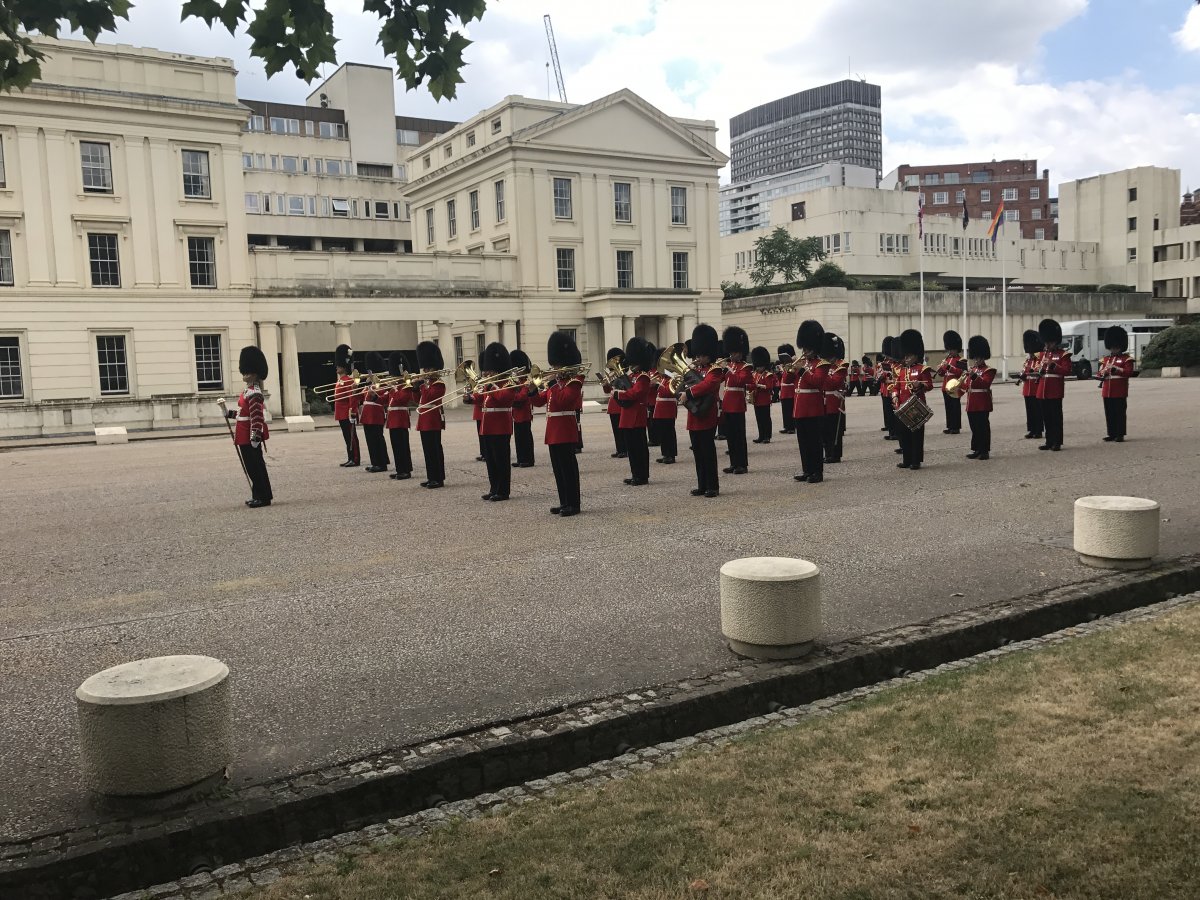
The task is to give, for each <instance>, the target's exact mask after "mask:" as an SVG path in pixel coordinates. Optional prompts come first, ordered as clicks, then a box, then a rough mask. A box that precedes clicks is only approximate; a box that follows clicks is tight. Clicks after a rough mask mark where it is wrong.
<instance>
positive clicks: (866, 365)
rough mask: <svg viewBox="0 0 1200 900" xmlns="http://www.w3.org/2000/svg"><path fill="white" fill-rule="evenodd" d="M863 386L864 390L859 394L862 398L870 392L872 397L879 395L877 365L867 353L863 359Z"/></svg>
mask: <svg viewBox="0 0 1200 900" xmlns="http://www.w3.org/2000/svg"><path fill="white" fill-rule="evenodd" d="M862 384H863V390H860V391H859V392H858V394H859V396H860V397H861V396H862V395H863V394H864V393H866V392H868V391H869V392H870V394H871V396H872V397H874V396H875V395H876V394H878V393H879V382H877V381H876V380H875V363H873V362H872V361H871V357H870V356H869V355H868V354H866V353H864V354H863V358H862Z"/></svg>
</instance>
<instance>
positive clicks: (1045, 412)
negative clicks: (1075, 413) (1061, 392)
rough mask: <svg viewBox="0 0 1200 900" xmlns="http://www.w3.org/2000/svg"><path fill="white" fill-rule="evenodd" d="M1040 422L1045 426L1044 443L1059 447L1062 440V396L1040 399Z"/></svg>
mask: <svg viewBox="0 0 1200 900" xmlns="http://www.w3.org/2000/svg"><path fill="white" fill-rule="evenodd" d="M1042 424H1043V425H1045V426H1046V443H1047V444H1049V445H1050V446H1051V447H1061V446H1062V442H1063V416H1062V398H1061V397H1059V398H1058V399H1057V400H1043V401H1042Z"/></svg>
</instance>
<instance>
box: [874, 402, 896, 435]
mask: <svg viewBox="0 0 1200 900" xmlns="http://www.w3.org/2000/svg"><path fill="white" fill-rule="evenodd" d="M879 397H880V399H881V400H882V401H883V427H884V428H886V429H887V433H888V434H890V435H891V436H892V437H899V436H900V435H899V434H898V433H897V432H898V428H897V422H896V411H895V410H894V409H892V398H891V397H889V396H888V395H887V394H880V395H879Z"/></svg>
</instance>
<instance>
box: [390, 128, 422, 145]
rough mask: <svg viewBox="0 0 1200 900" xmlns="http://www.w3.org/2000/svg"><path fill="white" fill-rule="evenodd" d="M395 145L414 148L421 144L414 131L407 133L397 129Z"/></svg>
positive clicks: (419, 137)
mask: <svg viewBox="0 0 1200 900" xmlns="http://www.w3.org/2000/svg"><path fill="white" fill-rule="evenodd" d="M396 143H397V144H403V145H404V146H406V147H415V146H417V144H419V143H421V136H420V135H419V134H417V132H415V131H409V130H408V129H406V128H397V129H396Z"/></svg>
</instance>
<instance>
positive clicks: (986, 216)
mask: <svg viewBox="0 0 1200 900" xmlns="http://www.w3.org/2000/svg"><path fill="white" fill-rule="evenodd" d="M979 218H980V219H981V220H982V221H984V222H990V221H992V211H991V210H990V209H985V210H984V211H983V212H981V213H980V214H979Z"/></svg>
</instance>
